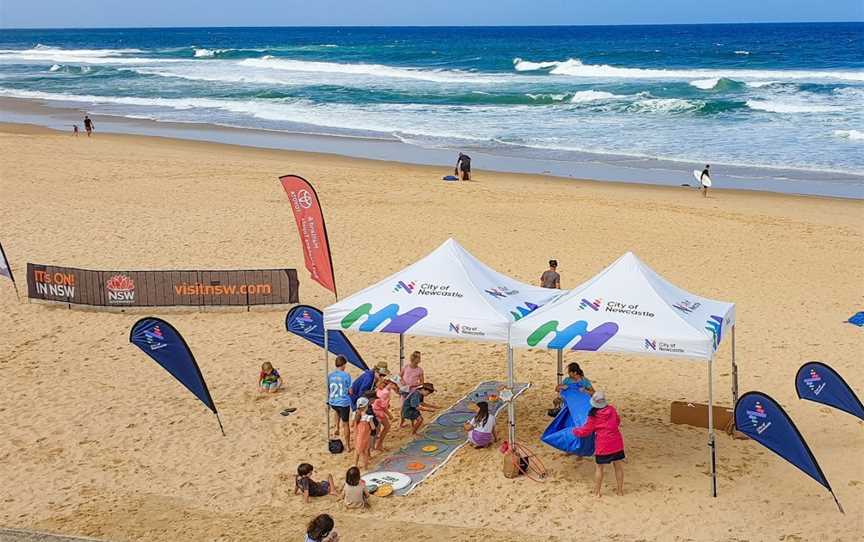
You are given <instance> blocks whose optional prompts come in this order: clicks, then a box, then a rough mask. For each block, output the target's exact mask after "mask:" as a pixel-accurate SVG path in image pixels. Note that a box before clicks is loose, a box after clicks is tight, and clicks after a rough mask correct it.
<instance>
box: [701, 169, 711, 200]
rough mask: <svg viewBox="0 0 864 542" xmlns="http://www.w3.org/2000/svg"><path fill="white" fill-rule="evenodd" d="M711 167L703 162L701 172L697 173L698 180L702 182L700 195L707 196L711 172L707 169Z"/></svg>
mask: <svg viewBox="0 0 864 542" xmlns="http://www.w3.org/2000/svg"><path fill="white" fill-rule="evenodd" d="M710 168H711V165H710V164H705V169H703V170H702V174H701V175H699V182H700V183H702V197H703V198H707V197H708V187H709V186H711V172H710V171H708V170H709V169H710Z"/></svg>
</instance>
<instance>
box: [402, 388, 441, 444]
mask: <svg viewBox="0 0 864 542" xmlns="http://www.w3.org/2000/svg"><path fill="white" fill-rule="evenodd" d="M432 393H435V386H433V385H432V383H431V382H426V383H425V384H423V385H422V386H420V387H419V388H417V389H416V390H414V391H412V392H411V393H410V394H408V397H406V398H405V401H403V402H402V418H404V419H406V420H408V421H409V422H411V434H412V435H416V434H417V430H418V429H420V426H421V425H423V414H422V412H423V411H425V412H433V411H435V410H438V409H439V408H440V407H438V406H436V405H433V404H432V403H427V402H426V397H427V396H428V395H430V394H432Z"/></svg>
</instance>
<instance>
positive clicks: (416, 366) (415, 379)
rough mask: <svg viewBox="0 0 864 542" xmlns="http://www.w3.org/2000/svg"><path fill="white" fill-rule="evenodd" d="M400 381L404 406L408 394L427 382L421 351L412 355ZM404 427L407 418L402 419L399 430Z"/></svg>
mask: <svg viewBox="0 0 864 542" xmlns="http://www.w3.org/2000/svg"><path fill="white" fill-rule="evenodd" d="M399 379H400V380H401V381H402V388H401V390H400V393H401V396H402V404H403V405H404V404H405V399H406V398H407V397H408V394H409V393H411V392H412V391H414V390H416V389H417V388H419V387H420V386H422V385H423V383H424V382H425V379H424V375H423V369H422V368H421V367H420V351H419V350H415V351H414V352H412V353H411V359H410V360H409V361H408V365H406V366H405V367H403V368H402V371H401V372H400V373H399ZM402 427H405V418H401V417H400V419H399V428H400V429H401V428H402Z"/></svg>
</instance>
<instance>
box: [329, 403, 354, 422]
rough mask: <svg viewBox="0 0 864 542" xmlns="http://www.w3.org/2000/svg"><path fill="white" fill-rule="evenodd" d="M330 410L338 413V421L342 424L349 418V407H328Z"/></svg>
mask: <svg viewBox="0 0 864 542" xmlns="http://www.w3.org/2000/svg"><path fill="white" fill-rule="evenodd" d="M330 408H332V409H333V410H335V411H336V412H338V413H339V419H340V420H342V421H343V422H347V421H348V418H350V417H351V407H347V406H336V405H330Z"/></svg>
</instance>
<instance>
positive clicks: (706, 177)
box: [693, 169, 711, 188]
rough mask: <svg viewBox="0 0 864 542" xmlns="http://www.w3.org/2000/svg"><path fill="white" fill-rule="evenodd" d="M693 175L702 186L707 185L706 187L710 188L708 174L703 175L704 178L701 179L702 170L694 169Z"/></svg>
mask: <svg viewBox="0 0 864 542" xmlns="http://www.w3.org/2000/svg"><path fill="white" fill-rule="evenodd" d="M693 176H694V177H696V181H697V182H698V183H699V184H701V185H703V186H707V187H708V188H711V177H709V176H708V175H706V176H705V179H704V180H703V179H702V172H701V171H699V170H698V169H694V170H693Z"/></svg>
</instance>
